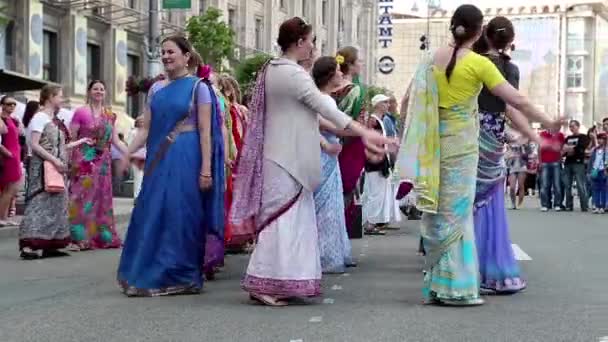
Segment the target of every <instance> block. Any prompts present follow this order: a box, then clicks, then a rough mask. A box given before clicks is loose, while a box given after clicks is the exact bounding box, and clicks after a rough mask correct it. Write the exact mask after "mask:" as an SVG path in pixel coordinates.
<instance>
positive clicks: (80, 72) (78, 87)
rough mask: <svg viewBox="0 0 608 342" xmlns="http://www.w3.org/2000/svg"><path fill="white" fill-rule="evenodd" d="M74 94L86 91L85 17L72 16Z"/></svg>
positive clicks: (81, 93) (82, 93)
mask: <svg viewBox="0 0 608 342" xmlns="http://www.w3.org/2000/svg"><path fill="white" fill-rule="evenodd" d="M73 48H74V94H75V95H81V96H84V95H86V93H87V18H86V17H84V16H82V15H76V16H74V47H73Z"/></svg>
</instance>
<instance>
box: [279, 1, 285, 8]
mask: <svg viewBox="0 0 608 342" xmlns="http://www.w3.org/2000/svg"><path fill="white" fill-rule="evenodd" d="M279 8H281V9H285V0H279Z"/></svg>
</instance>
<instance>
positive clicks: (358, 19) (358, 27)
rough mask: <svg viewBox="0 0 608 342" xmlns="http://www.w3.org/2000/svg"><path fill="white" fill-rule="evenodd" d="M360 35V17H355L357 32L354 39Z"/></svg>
mask: <svg viewBox="0 0 608 342" xmlns="http://www.w3.org/2000/svg"><path fill="white" fill-rule="evenodd" d="M360 35H361V17H360V16H359V17H357V31H355V37H356V39H359V36H360Z"/></svg>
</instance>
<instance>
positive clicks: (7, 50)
mask: <svg viewBox="0 0 608 342" xmlns="http://www.w3.org/2000/svg"><path fill="white" fill-rule="evenodd" d="M14 55H15V22H14V21H11V22H9V23H8V24H7V25H6V29H5V31H4V65H3V66H2V67H3V68H5V69H9V70H12V69H13V68H14V67H15V66H14V65H13V60H14Z"/></svg>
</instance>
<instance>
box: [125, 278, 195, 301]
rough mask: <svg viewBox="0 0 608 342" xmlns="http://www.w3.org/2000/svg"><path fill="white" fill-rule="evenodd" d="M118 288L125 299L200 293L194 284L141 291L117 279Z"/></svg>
mask: <svg viewBox="0 0 608 342" xmlns="http://www.w3.org/2000/svg"><path fill="white" fill-rule="evenodd" d="M118 287H120V289H121V290H122V293H123V294H125V295H126V296H127V297H160V296H173V295H180V294H183V295H187V294H199V293H201V290H202V289H201V287H200V286H199V285H196V284H193V283H192V284H184V285H175V286H168V287H162V288H157V289H142V288H138V287H135V286H132V285H129V283H128V282H127V281H126V280H121V279H118Z"/></svg>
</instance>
